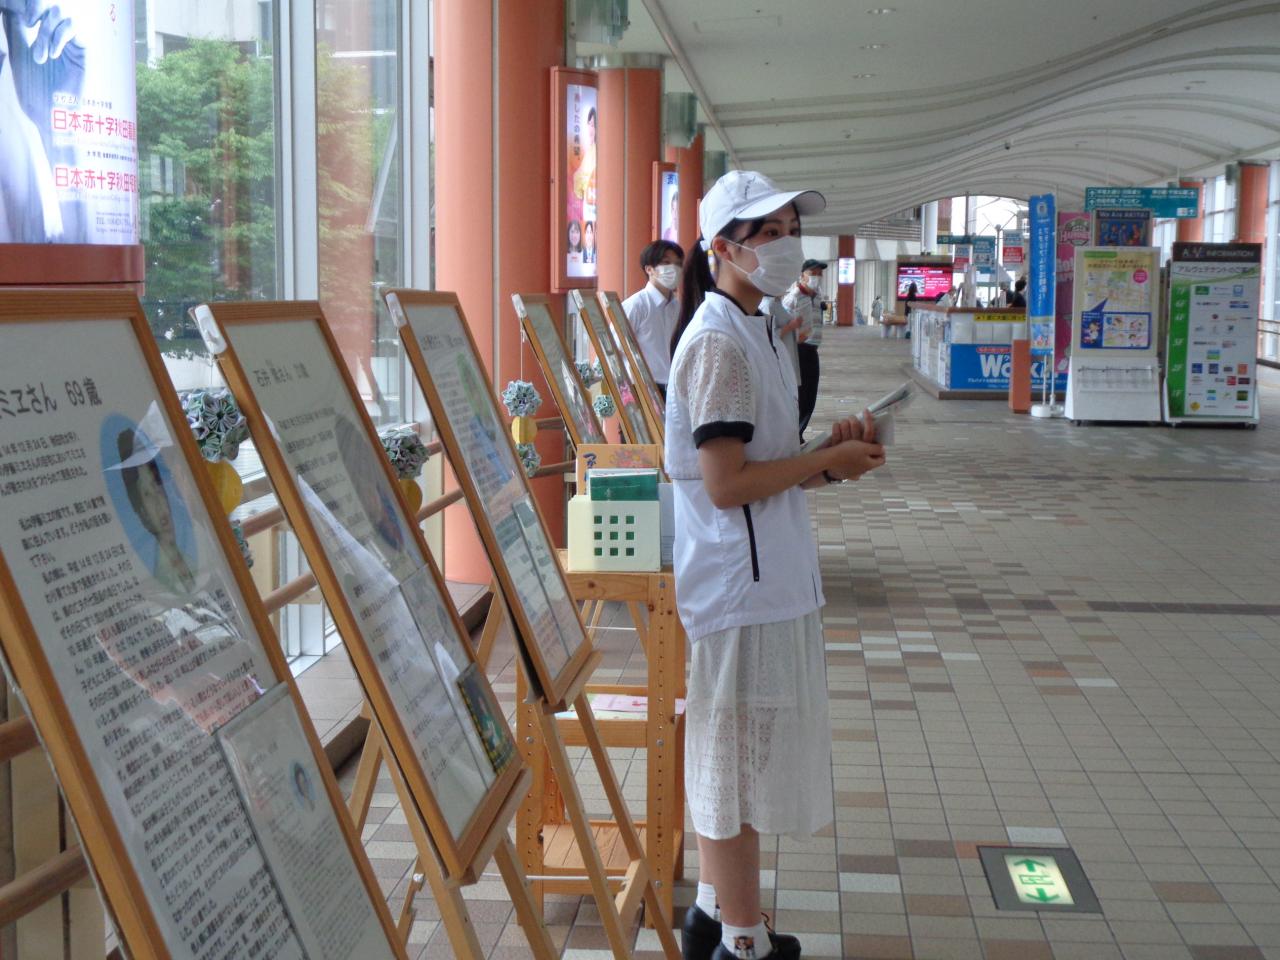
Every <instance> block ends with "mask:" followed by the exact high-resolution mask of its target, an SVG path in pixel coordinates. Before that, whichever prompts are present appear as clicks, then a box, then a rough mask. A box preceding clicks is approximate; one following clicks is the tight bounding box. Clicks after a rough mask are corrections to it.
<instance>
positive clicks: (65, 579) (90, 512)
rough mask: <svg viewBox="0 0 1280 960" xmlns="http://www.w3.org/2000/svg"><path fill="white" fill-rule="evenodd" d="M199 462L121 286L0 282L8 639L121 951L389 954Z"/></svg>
mask: <svg viewBox="0 0 1280 960" xmlns="http://www.w3.org/2000/svg"><path fill="white" fill-rule="evenodd" d="M203 465H204V461H203V460H202V459H201V457H200V454H199V451H198V450H197V448H196V444H195V440H194V438H193V437H192V435H191V430H190V428H189V427H188V426H187V422H186V417H185V416H184V414H183V412H182V409H181V407H180V405H179V403H178V399H177V395H176V393H175V392H174V389H173V386H172V384H171V382H170V381H169V378H168V375H167V374H166V372H165V368H164V363H163V360H162V359H161V357H160V354H159V351H158V350H157V348H156V346H155V343H154V339H153V337H152V334H151V331H150V329H149V327H148V324H147V321H146V318H145V316H144V315H143V312H142V308H141V306H140V305H139V303H138V301H137V299H136V297H134V296H132V295H126V294H120V293H113V292H101V291H95V292H93V293H78V294H77V293H58V292H50V291H39V292H29V291H28V292H22V291H15V292H3V293H0V644H2V645H3V650H4V654H5V666H6V670H7V671H8V672H9V676H10V679H11V680H12V681H13V682H14V683H15V684H16V685H17V687H18V690H19V692H20V695H21V697H22V700H23V702H24V706H25V708H26V710H27V712H28V714H29V715H30V717H31V719H32V721H33V723H34V725H35V728H36V730H37V732H38V733H39V735H40V738H41V740H42V741H43V744H44V747H45V749H46V751H47V752H48V755H49V758H50V760H51V762H52V764H53V768H54V772H55V774H56V775H57V777H58V780H59V783H60V786H61V788H62V791H63V794H64V796H65V797H66V801H67V806H68V809H69V810H70V811H71V814H72V816H73V817H74V819H75V822H76V826H77V828H78V831H79V834H80V837H81V839H82V842H83V845H84V849H85V851H86V854H87V856H88V859H89V861H90V863H91V864H92V865H93V867H94V875H95V878H96V881H97V884H98V887H99V890H100V891H101V893H102V895H103V897H104V899H105V901H106V904H107V907H108V910H109V912H110V913H111V915H112V916H113V919H114V921H115V924H116V928H117V930H118V933H119V936H120V939H121V942H122V944H123V945H124V947H125V949H126V951H127V952H128V953H129V955H130V956H132V957H135V958H169V957H183V958H196V960H231V958H235V957H241V956H247V955H249V954H248V952H249V951H250V950H252V951H253V952H254V953H255V954H256V955H258V956H271V957H282V958H286V957H287V958H299V960H302V958H315V957H324V958H334V960H339V958H352V957H365V956H369V957H398V958H403V957H404V956H405V954H404V952H403V949H402V948H401V947H400V946H398V945H397V944H396V941H395V931H394V927H393V926H392V924H391V920H390V917H389V915H388V914H387V912H386V907H385V905H384V903H383V898H382V894H381V891H380V889H379V887H378V883H377V881H376V879H375V878H374V876H373V873H372V870H371V869H370V867H369V864H368V861H367V860H366V859H365V857H364V854H363V851H362V850H361V848H360V841H359V838H358V837H357V836H356V834H355V832H354V830H353V829H352V826H351V823H350V820H349V818H348V817H347V814H346V812H345V805H344V803H343V799H342V794H341V793H340V792H339V790H338V788H337V784H336V782H335V781H334V778H333V775H332V772H331V771H330V769H329V765H328V762H327V760H326V759H325V757H324V754H323V752H322V750H321V748H320V743H319V740H318V739H317V737H316V735H315V731H314V730H313V729H312V727H311V725H310V723H309V722H308V721H307V720H306V719H305V715H304V712H303V707H302V703H301V699H300V697H299V695H298V692H297V688H296V687H295V685H294V683H293V679H292V677H291V676H290V672H289V668H288V665H287V664H286V663H285V662H284V658H283V654H282V652H281V650H280V647H279V645H278V642H277V640H276V637H275V636H274V634H273V632H272V630H271V626H270V623H269V621H268V620H267V617H266V614H265V612H264V611H263V609H262V606H261V604H260V603H259V602H258V601H257V599H256V596H257V595H256V592H255V590H254V586H253V582H252V580H251V579H250V577H249V573H248V569H247V567H246V566H245V564H244V561H243V559H242V558H241V555H240V549H239V547H238V546H237V544H236V541H235V538H234V536H233V534H232V532H231V528H230V526H229V524H228V523H227V521H226V519H225V514H224V513H223V512H222V509H221V507H220V505H219V501H218V497H217V495H216V494H215V492H214V490H213V487H212V485H211V480H210V478H209V475H208V473H207V471H206V470H205V469H204V468H203ZM339 811H341V812H339Z"/></svg>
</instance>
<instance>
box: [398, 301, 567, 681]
mask: <svg viewBox="0 0 1280 960" xmlns="http://www.w3.org/2000/svg"><path fill="white" fill-rule="evenodd" d="M393 312H395V313H397V314H399V315H402V316H403V317H404V321H405V324H406V326H407V328H408V331H409V332H411V334H412V337H413V342H414V343H415V344H416V345H417V347H418V349H419V350H420V352H421V353H422V357H423V360H424V361H425V362H426V367H427V372H428V374H429V375H430V377H431V387H432V388H433V391H434V393H435V394H436V396H437V397H438V398H439V401H440V403H441V405H442V407H443V411H442V413H443V415H442V416H440V420H441V421H444V422H445V423H447V426H448V428H449V429H450V430H451V431H452V433H453V435H454V437H455V438H456V440H457V445H458V447H459V448H460V451H461V455H462V459H463V462H464V463H465V464H466V467H467V472H468V473H469V474H470V478H471V480H472V482H473V483H474V484H475V487H476V493H477V494H478V498H479V500H480V503H481V506H482V510H483V514H484V521H485V522H486V523H487V524H488V525H489V526H490V527H491V529H492V531H493V537H494V539H495V541H496V544H497V547H498V550H499V552H500V553H501V554H502V558H503V561H504V562H505V564H506V567H507V570H508V572H509V573H510V574H511V577H512V580H513V581H514V583H513V587H514V589H515V591H516V594H517V596H518V598H519V600H520V602H521V604H522V606H523V608H524V611H525V614H526V616H527V617H528V619H529V621H530V623H531V625H532V626H533V636H532V637H529V638H526V639H527V641H528V642H531V643H533V644H536V645H537V647H538V650H539V653H540V655H541V657H542V660H543V662H544V664H545V665H546V666H547V668H548V670H549V671H550V672H551V673H552V674H557V673H559V671H560V670H561V669H562V668H563V667H564V666H565V664H567V663H568V662H569V660H570V659H571V658H572V656H573V654H574V652H575V651H576V650H577V648H578V647H579V646H580V645H581V643H582V642H583V640H584V635H583V632H582V628H581V626H580V625H579V624H578V623H576V622H575V621H576V620H577V614H576V613H575V611H574V609H573V605H572V600H571V599H570V598H569V597H568V595H567V594H566V593H565V592H564V589H563V579H562V576H561V574H560V572H559V570H558V569H556V568H554V567H551V568H548V567H546V566H545V565H544V564H543V563H541V560H542V558H544V557H550V558H552V559H554V550H553V548H552V547H551V544H550V542H549V541H548V540H547V533H546V530H545V529H544V528H543V527H542V524H541V522H540V521H539V520H538V517H537V514H536V511H535V510H534V508H533V505H532V502H531V500H530V498H529V492H528V487H527V485H526V483H525V481H524V479H523V470H521V468H520V467H519V466H518V465H517V463H516V461H515V455H514V453H513V451H512V447H511V441H510V440H509V439H508V437H507V436H506V425H505V424H504V423H503V422H502V420H501V419H500V417H499V415H498V412H497V405H496V402H495V399H494V398H493V395H492V393H489V394H488V395H486V393H485V392H482V391H488V390H489V388H488V386H487V383H488V381H487V380H485V379H483V375H482V372H481V370H480V368H479V363H478V361H477V358H476V355H475V352H474V350H473V349H472V347H471V341H470V339H469V338H468V336H467V332H466V330H465V329H464V328H463V326H462V317H461V315H460V314H459V313H458V309H457V307H456V306H454V305H452V304H431V305H428V304H417V303H401V302H400V301H399V300H397V301H396V306H395V307H393ZM462 371H470V372H469V373H463V372H462ZM469 382H474V383H475V385H474V386H471V387H468V386H467V384H468V383H469ZM544 578H545V579H546V580H547V581H549V582H543V581H544Z"/></svg>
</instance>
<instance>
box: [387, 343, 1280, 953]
mask: <svg viewBox="0 0 1280 960" xmlns="http://www.w3.org/2000/svg"><path fill="white" fill-rule="evenodd" d="M907 352H908V344H907V343H906V342H903V341H882V340H880V339H878V338H876V337H874V336H871V335H869V331H866V330H864V329H860V330H857V331H855V330H849V329H839V330H831V329H830V328H829V332H828V333H827V336H826V339H825V342H824V345H823V348H822V363H823V381H822V398H821V400H820V402H819V407H818V412H817V414H816V415H815V418H814V424H815V427H819V428H820V427H822V426H825V424H826V423H828V422H829V421H830V420H831V419H832V418H834V417H836V416H844V415H849V414H853V413H855V412H857V411H858V410H859V409H861V405H862V404H864V403H865V402H867V401H869V400H872V399H875V398H876V397H877V396H879V395H880V394H882V393H884V392H885V391H887V390H888V389H889V388H891V387H893V386H895V385H896V384H897V383H899V382H901V380H902V379H904V374H903V372H902V365H903V363H904V362H905V361H906V359H907ZM1277 418H1280V377H1272V378H1270V383H1268V384H1267V385H1266V386H1265V388H1264V392H1263V423H1262V426H1261V427H1260V428H1259V429H1258V430H1257V431H1253V432H1245V431H1237V430H1208V429H1197V430H1188V429H1180V430H1176V431H1175V430H1169V429H1154V428H1133V429H1130V428H1117V427H1092V428H1075V427H1072V426H1071V425H1070V424H1068V423H1065V422H1061V421H1059V422H1037V421H1033V420H1031V419H1029V418H1027V417H1015V416H1013V415H1011V414H1010V413H1009V412H1008V410H1007V408H1006V406H1005V405H1004V404H1003V403H994V402H957V401H952V402H946V403H939V402H937V401H934V400H932V399H931V398H929V397H927V396H921V397H920V398H919V399H918V400H917V401H916V403H915V405H914V406H913V407H911V408H910V409H909V410H908V411H907V413H906V414H905V416H904V418H903V420H902V421H901V422H900V423H899V425H898V430H897V442H896V445H895V446H894V447H892V448H891V450H890V452H889V458H888V463H887V465H886V466H885V467H884V468H883V469H882V470H880V471H879V472H877V473H876V474H875V475H873V476H871V477H868V478H867V479H865V480H864V481H862V482H860V483H857V484H848V485H845V486H842V487H832V488H830V489H829V490H825V491H821V492H819V493H816V494H815V495H814V500H813V505H814V512H815V519H816V522H817V529H818V536H819V541H820V550H821V554H822V566H823V573H824V577H825V582H826V592H827V598H828V606H827V608H826V611H825V620H826V626H827V649H828V651H829V657H828V666H829V678H830V690H831V697H832V714H833V716H832V719H833V727H834V741H835V743H834V760H835V767H834V777H835V786H836V797H837V804H838V809H837V811H836V825H835V828H834V829H833V830H831V831H829V832H828V835H826V836H822V837H818V838H816V839H814V840H813V841H811V842H808V843H797V842H794V841H789V840H785V839H784V840H781V841H776V840H775V841H772V842H770V844H769V845H768V846H767V847H766V852H765V856H764V863H763V865H764V868H765V871H766V872H765V881H766V885H767V886H768V888H769V890H768V891H767V895H768V897H769V899H770V900H771V901H772V902H771V903H770V904H769V907H770V909H771V910H772V911H773V912H774V920H775V923H776V926H777V928H778V929H780V930H783V931H786V932H790V933H796V934H798V935H799V936H800V937H801V939H802V941H803V943H804V947H805V956H806V957H849V958H880V960H905V958H911V957H916V958H931V960H944V958H945V960H981V958H985V960H1049V958H1056V960H1112V958H1126V960H1261V958H1280V887H1278V886H1277V884H1278V882H1280V590H1277V587H1276V574H1275V571H1276V568H1277V566H1278V565H1280V515H1277V513H1276V512H1274V511H1275V504H1276V500H1277V495H1280V426H1276V425H1275V424H1276V423H1277V422H1280V421H1278V420H1277ZM764 549H766V550H767V545H766V546H765V547H764ZM606 636H608V637H610V638H611V639H609V640H608V643H609V644H610V645H611V646H613V647H615V649H614V650H613V652H612V657H611V661H610V662H611V663H612V664H613V666H614V668H615V669H618V670H620V671H621V675H624V676H634V675H635V673H636V663H637V661H638V656H639V654H638V653H636V652H635V651H634V650H631V649H630V644H631V640H630V639H628V635H627V634H625V633H617V634H608V635H606ZM511 669H512V668H511V666H510V665H509V664H508V666H507V667H506V668H505V669H504V671H503V674H502V675H501V676H500V677H499V680H500V685H499V688H498V689H499V691H500V692H501V693H502V694H503V695H504V696H506V697H507V698H508V699H509V698H510V697H511V695H512V692H513V689H514V684H513V682H511V681H512V674H511ZM617 757H618V762H619V764H620V767H621V768H626V767H628V766H631V767H632V769H629V770H627V782H626V786H627V792H628V795H629V796H632V797H635V798H643V796H644V792H643V767H642V765H641V764H640V763H635V764H634V765H630V764H629V763H628V761H629V760H630V754H629V752H628V751H618V752H617ZM584 789H585V790H587V791H588V792H590V785H589V784H587V785H585V786H584ZM381 799H382V800H385V801H386V803H387V805H386V806H383V807H379V808H375V817H374V818H373V819H372V820H371V824H376V823H377V821H378V818H380V817H385V819H384V820H382V824H383V825H382V826H376V825H373V826H371V827H370V828H368V830H367V833H366V836H367V839H369V840H370V841H371V843H370V845H369V849H370V854H371V856H373V857H374V863H375V868H376V869H378V872H379V873H380V875H381V876H383V877H384V882H385V884H386V888H387V891H388V893H389V894H392V896H393V908H394V907H398V900H399V896H400V893H399V891H400V890H402V889H403V882H404V881H403V877H404V873H405V871H407V870H408V868H409V866H410V864H409V862H408V861H407V859H406V857H407V856H408V855H409V854H408V851H409V850H411V847H409V845H407V844H405V843H404V842H403V841H405V840H407V839H408V837H407V834H405V833H404V832H403V831H404V828H403V826H402V824H403V818H398V817H397V814H398V813H399V811H397V810H394V808H393V805H392V798H391V797H389V796H388V795H387V794H384V795H383V796H382V797H381ZM1007 844H1021V845H1028V846H1058V845H1069V846H1070V847H1071V848H1072V849H1073V850H1074V851H1075V853H1076V854H1077V855H1078V856H1079V858H1080V861H1081V863H1082V865H1083V867H1084V871H1085V873H1086V874H1087V877H1088V879H1089V882H1090V883H1091V885H1092V888H1093V890H1094V891H1095V892H1096V894H1097V896H1098V899H1099V901H1100V903H1101V908H1102V913H1101V914H1097V913H1094V914H1086V913H1081V914H1037V913H1034V912H1009V911H1003V910H996V909H995V907H994V905H993V902H992V897H991V893H990V890H989V888H988V884H987V880H986V878H985V876H984V874H983V871H982V867H981V864H980V861H979V859H978V856H977V853H976V847H978V846H980V845H1007ZM687 867H688V881H687V883H686V884H685V885H684V886H683V887H682V888H681V890H680V891H679V892H678V899H679V901H680V902H681V903H687V902H689V901H690V900H691V899H692V895H693V888H692V883H693V880H694V879H696V852H694V851H692V850H691V851H690V855H689V858H688V861H687ZM393 891H395V892H394V893H393ZM476 895H477V897H478V898H479V899H481V900H484V899H485V898H489V899H488V900H487V901H486V902H483V903H477V904H476V907H477V911H476V919H477V921H479V923H478V925H479V926H480V927H482V928H483V929H482V933H483V935H484V937H485V939H486V942H488V943H493V944H495V950H494V953H493V956H495V957H512V958H514V957H520V956H523V955H524V953H525V949H524V948H523V947H522V946H519V944H520V943H521V940H520V938H519V934H518V932H517V931H516V930H515V929H514V923H512V929H511V930H504V927H505V925H506V923H507V922H508V920H509V919H510V908H509V905H508V904H506V903H504V902H501V901H502V899H503V891H502V888H501V885H500V884H497V883H491V884H482V885H481V887H480V889H478V890H477V892H476ZM593 914H594V911H593V909H592V908H591V907H590V906H582V907H580V906H579V904H578V902H577V901H576V900H569V899H567V898H560V899H554V898H553V899H552V900H551V901H549V904H548V921H549V923H551V924H552V926H553V927H554V929H555V931H556V933H557V935H558V937H560V938H562V939H563V938H567V945H568V947H569V952H568V953H567V954H566V955H567V956H569V957H573V958H581V960H596V958H602V960H603V958H605V957H607V956H608V953H607V951H604V950H603V949H602V948H603V947H604V946H605V943H604V938H603V933H602V931H601V929H600V928H599V927H598V926H593V925H592V922H591V919H592V916H593ZM430 917H431V914H430V911H429V909H428V910H426V911H424V913H423V914H422V918H423V919H421V920H420V921H419V929H418V930H417V931H416V932H415V941H416V942H419V943H424V944H429V947H428V949H427V950H426V952H425V953H424V954H423V955H424V956H430V957H437V956H448V955H449V951H448V947H447V944H446V943H445V942H444V937H443V932H442V931H437V930H435V928H434V924H433V923H432V922H431V920H430ZM638 946H639V947H640V948H641V950H643V951H645V952H642V953H639V954H638V956H643V957H646V958H647V957H657V956H658V954H657V953H656V952H648V951H650V950H653V949H654V948H656V938H654V937H653V936H652V934H651V933H648V932H642V933H641V934H640V940H639V944H638Z"/></svg>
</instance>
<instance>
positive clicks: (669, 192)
mask: <svg viewBox="0 0 1280 960" xmlns="http://www.w3.org/2000/svg"><path fill="white" fill-rule="evenodd" d="M658 203H659V207H658V213H659V226H660V227H661V232H660V234H659V237H660V238H661V239H663V240H670V241H671V242H672V243H679V242H680V238H679V233H680V174H679V173H677V172H676V171H675V170H663V171H662V184H661V195H660V197H659V200H658Z"/></svg>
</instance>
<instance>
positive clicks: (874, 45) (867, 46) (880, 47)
mask: <svg viewBox="0 0 1280 960" xmlns="http://www.w3.org/2000/svg"><path fill="white" fill-rule="evenodd" d="M887 46H888V44H887V43H864V44H863V45H862V46H861V47H860V48H859V49H860V50H883V49H884V48H885V47H887Z"/></svg>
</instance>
